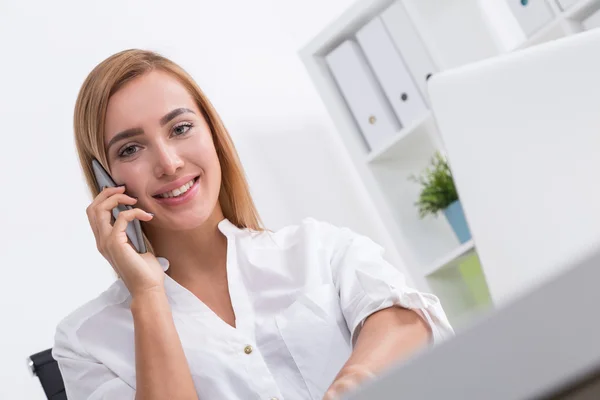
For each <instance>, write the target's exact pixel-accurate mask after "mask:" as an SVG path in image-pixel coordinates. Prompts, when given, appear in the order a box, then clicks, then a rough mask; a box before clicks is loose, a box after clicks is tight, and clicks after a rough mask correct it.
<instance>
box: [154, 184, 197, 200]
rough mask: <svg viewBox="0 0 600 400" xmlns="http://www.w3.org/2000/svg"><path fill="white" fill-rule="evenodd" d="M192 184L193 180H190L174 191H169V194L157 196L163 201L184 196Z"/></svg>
mask: <svg viewBox="0 0 600 400" xmlns="http://www.w3.org/2000/svg"><path fill="white" fill-rule="evenodd" d="M193 184H194V179H192V180H191V181H189V182H188V183H186V184H185V185H182V186H181V187H178V188H177V189H175V190H171V191H170V192H166V193H162V194H160V195H159V196H160V197H162V198H163V199H166V198H168V197H177V196H180V195H182V194H184V193H185V192H187V191H188V189H189V188H191V187H192V185H193Z"/></svg>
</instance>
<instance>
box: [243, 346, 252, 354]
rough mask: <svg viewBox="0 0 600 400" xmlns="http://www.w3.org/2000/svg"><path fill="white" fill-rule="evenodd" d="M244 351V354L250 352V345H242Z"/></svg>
mask: <svg viewBox="0 0 600 400" xmlns="http://www.w3.org/2000/svg"><path fill="white" fill-rule="evenodd" d="M244 353H246V354H250V353H252V346H250V345H248V346H246V347H244Z"/></svg>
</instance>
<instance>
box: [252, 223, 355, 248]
mask: <svg viewBox="0 0 600 400" xmlns="http://www.w3.org/2000/svg"><path fill="white" fill-rule="evenodd" d="M345 232H352V231H351V230H350V229H349V228H347V227H343V226H338V225H335V224H333V223H331V222H327V221H323V220H318V219H316V218H313V217H306V218H304V219H302V220H300V221H299V222H298V223H296V224H290V225H285V226H283V227H281V228H279V229H277V230H265V231H262V232H253V233H251V235H250V237H251V238H252V242H253V244H254V245H258V246H267V247H271V246H272V245H275V246H276V247H280V246H284V247H290V246H293V245H295V244H314V245H319V247H323V246H329V245H334V244H335V243H336V242H337V241H338V240H339V239H340V237H341V236H343V235H344V233H345Z"/></svg>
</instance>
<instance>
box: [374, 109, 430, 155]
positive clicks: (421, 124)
mask: <svg viewBox="0 0 600 400" xmlns="http://www.w3.org/2000/svg"><path fill="white" fill-rule="evenodd" d="M432 122H433V113H432V112H431V111H428V112H427V113H426V114H425V115H423V117H421V118H419V119H417V120H416V121H415V122H413V123H412V124H411V125H408V126H406V127H404V128H402V129H400V130H399V131H398V132H396V134H395V135H394V136H392V137H391V138H390V139H389V140H388V141H387V142H385V143H384V144H382V145H381V147H379V148H378V149H376V150H373V151H371V152H370V153H369V154H368V156H367V163H376V162H379V161H383V160H387V159H391V158H394V154H396V153H397V151H398V150H399V148H400V147H402V142H403V141H404V140H405V139H407V138H408V137H410V136H413V135H416V134H417V133H418V132H420V131H421V130H423V129H424V128H426V126H427V125H428V124H430V123H432Z"/></svg>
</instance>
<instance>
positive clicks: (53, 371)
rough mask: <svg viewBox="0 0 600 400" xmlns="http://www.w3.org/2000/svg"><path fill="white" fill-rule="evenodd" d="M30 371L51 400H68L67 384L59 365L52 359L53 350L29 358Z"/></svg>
mask: <svg viewBox="0 0 600 400" xmlns="http://www.w3.org/2000/svg"><path fill="white" fill-rule="evenodd" d="M29 369H30V370H31V373H32V374H33V375H34V376H37V377H38V378H39V380H40V383H41V384H42V388H43V389H44V393H46V397H47V398H48V399H49V400H67V394H66V393H65V384H64V382H63V379H62V375H61V374H60V369H58V363H57V362H56V360H55V359H54V358H52V349H48V350H44V351H41V352H39V353H36V354H34V355H32V356H30V357H29Z"/></svg>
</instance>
